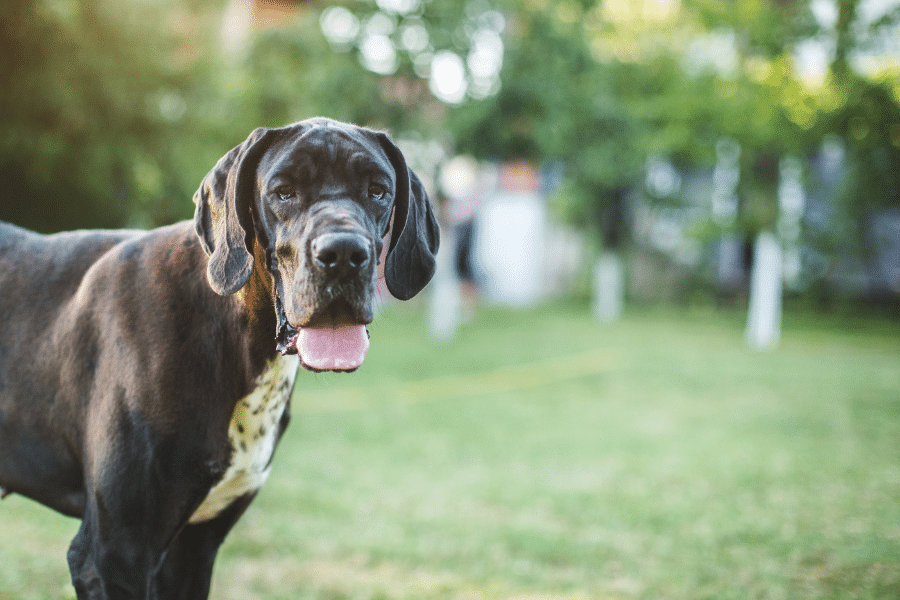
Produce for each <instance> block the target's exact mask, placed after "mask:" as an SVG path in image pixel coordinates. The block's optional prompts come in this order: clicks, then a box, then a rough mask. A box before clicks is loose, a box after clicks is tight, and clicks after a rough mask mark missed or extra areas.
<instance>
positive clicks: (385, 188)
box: [194, 118, 439, 371]
mask: <svg viewBox="0 0 900 600" xmlns="http://www.w3.org/2000/svg"><path fill="white" fill-rule="evenodd" d="M194 202H195V203H196V205H197V208H196V213H195V216H194V222H195V226H196V230H197V234H198V235H199V236H200V240H201V243H202V245H203V248H204V250H205V251H206V253H207V255H208V256H209V263H208V267H207V279H208V281H209V284H210V286H211V287H212V288H213V290H215V291H216V292H217V293H219V294H222V295H228V294H233V293H235V292H237V291H238V290H240V289H241V288H242V287H243V286H244V285H246V283H247V282H248V280H249V279H250V276H251V274H252V273H253V270H254V268H264V269H266V270H267V272H268V273H269V275H270V280H269V281H270V283H271V290H272V297H273V302H274V304H275V310H276V315H277V317H278V331H277V332H275V334H276V338H277V343H278V348H279V350H281V351H282V352H284V353H299V354H300V358H301V361H302V363H303V365H304V366H305V367H306V368H308V369H311V370H317V371H323V370H337V371H352V370H354V369H356V368H357V367H358V366H359V364H360V363H361V362H362V359H363V357H364V356H365V353H366V350H367V349H368V334H367V332H366V329H365V325H366V324H368V323H370V322H371V321H372V318H373V302H374V299H375V294H376V283H377V278H378V277H379V274H380V273H383V276H384V278H385V282H386V284H387V288H388V290H389V291H390V292H391V294H392V295H393V296H395V297H397V298H399V299H401V300H407V299H409V298H411V297H413V296H414V295H416V294H417V293H418V292H419V291H420V290H421V289H422V288H423V287H425V284H427V283H428V281H429V280H430V279H431V277H432V275H434V270H435V255H436V253H437V249H438V242H439V233H438V225H437V220H436V219H435V216H434V212H433V211H432V208H431V204H430V202H429V201H428V197H427V195H426V194H425V190H424V188H423V187H422V184H421V182H420V181H419V179H418V177H416V175H415V174H414V173H413V172H412V171H411V170H409V169H408V168H407V166H406V161H405V159H404V157H403V154H402V153H401V152H400V150H399V149H398V148H397V146H396V145H395V144H394V143H393V142H392V141H391V140H390V138H388V136H387V135H385V134H384V133H381V132H376V131H372V130H369V129H364V128H361V127H356V126H353V125H347V124H344V123H339V122H336V121H332V120H329V119H322V118H317V119H310V120H307V121H302V122H300V123H296V124H294V125H290V126H288V127H283V128H280V129H257V130H255V131H254V132H253V133H251V134H250V137H248V138H247V140H246V141H244V143H242V144H241V145H240V146H238V147H236V148H234V149H233V150H231V151H230V152H229V153H228V154H226V155H225V156H224V157H222V159H221V160H219V162H218V164H217V165H216V166H215V168H213V170H212V171H210V172H209V174H208V175H207V176H206V177H205V178H204V180H203V183H202V184H201V186H200V189H199V190H197V192H196V193H195V194H194ZM255 241H256V242H258V243H259V246H260V247H261V248H262V249H263V251H264V253H265V259H264V261H263V262H264V263H265V264H262V265H260V264H258V262H259V261H256V260H255V258H254V242H255Z"/></svg>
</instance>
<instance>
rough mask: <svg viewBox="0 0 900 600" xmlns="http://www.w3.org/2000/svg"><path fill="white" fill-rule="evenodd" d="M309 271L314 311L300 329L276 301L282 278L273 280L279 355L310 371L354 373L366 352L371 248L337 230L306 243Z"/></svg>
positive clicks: (351, 234) (352, 234)
mask: <svg viewBox="0 0 900 600" xmlns="http://www.w3.org/2000/svg"><path fill="white" fill-rule="evenodd" d="M309 258H310V260H309V268H310V269H311V270H312V271H314V274H313V277H312V278H311V281H312V282H314V284H313V285H314V287H315V296H316V301H315V304H316V305H317V307H318V308H317V309H316V310H315V311H314V312H313V316H312V318H311V319H309V321H308V322H307V323H306V324H305V325H302V326H299V327H295V326H294V325H292V324H291V323H290V322H289V321H288V319H287V316H286V314H285V311H284V304H283V301H282V298H281V296H280V290H282V289H284V288H283V286H282V285H281V281H280V277H281V274H280V273H279V272H278V271H277V269H275V270H273V275H275V277H276V286H275V288H276V294H275V309H276V312H277V316H278V333H277V336H276V342H277V348H278V351H279V352H281V353H282V354H299V355H300V359H301V363H302V364H303V366H304V367H305V368H307V369H309V370H311V371H354V370H356V369H357V368H358V367H359V366H360V365H361V364H362V362H363V359H364V358H365V356H366V352H368V349H369V334H368V330H367V329H366V326H365V323H368V322H370V321H371V302H372V295H373V293H374V286H373V285H372V283H371V282H369V281H367V278H371V277H372V276H373V273H374V270H373V269H374V266H373V262H374V259H375V257H374V248H373V246H372V243H371V242H370V241H369V240H368V239H367V238H366V237H364V236H363V235H360V234H359V233H356V232H348V231H335V232H328V233H323V234H320V235H318V236H317V237H315V238H313V239H312V240H311V241H310V243H309Z"/></svg>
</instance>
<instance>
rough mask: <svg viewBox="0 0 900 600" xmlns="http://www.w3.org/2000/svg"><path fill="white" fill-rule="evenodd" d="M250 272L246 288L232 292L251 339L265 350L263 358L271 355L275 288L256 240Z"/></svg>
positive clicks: (273, 343) (274, 327)
mask: <svg viewBox="0 0 900 600" xmlns="http://www.w3.org/2000/svg"><path fill="white" fill-rule="evenodd" d="M253 259H254V260H253V273H252V274H251V275H250V279H249V280H248V281H247V283H246V285H244V287H242V288H241V289H240V290H238V291H237V292H236V293H235V296H236V297H237V299H238V301H239V302H240V303H241V304H242V305H243V306H244V308H245V309H246V311H247V315H248V317H249V322H248V327H249V329H250V332H249V333H250V336H251V340H253V342H255V343H259V344H260V345H261V346H262V347H263V348H264V355H265V356H269V355H270V354H272V355H274V351H275V335H276V332H277V331H276V330H277V317H276V314H275V300H274V298H275V288H274V282H273V278H272V274H271V273H269V270H268V267H267V265H266V251H265V249H264V248H263V247H262V246H261V245H260V243H259V242H258V241H254V243H253Z"/></svg>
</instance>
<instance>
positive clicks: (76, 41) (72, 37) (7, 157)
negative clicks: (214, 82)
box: [0, 0, 195, 230]
mask: <svg viewBox="0 0 900 600" xmlns="http://www.w3.org/2000/svg"><path fill="white" fill-rule="evenodd" d="M4 9H5V11H4V19H3V20H2V24H0V48H2V50H3V51H2V53H0V78H2V81H4V82H6V85H5V86H4V89H3V91H2V92H0V114H2V119H0V175H2V177H3V180H4V182H5V185H4V192H3V193H2V195H0V218H3V219H9V220H12V221H15V222H18V223H21V224H23V225H26V226H31V227H34V228H37V229H40V230H55V229H62V228H71V227H80V226H87V225H97V224H100V225H108V226H113V225H122V224H123V223H125V222H127V221H129V220H130V221H137V222H143V223H153V222H159V221H166V220H171V218H172V217H173V216H174V215H175V214H180V212H179V211H178V210H174V211H173V209H172V208H171V203H170V197H171V196H172V195H174V194H179V195H182V194H183V193H184V191H185V190H184V189H183V185H184V182H183V181H182V179H181V173H182V172H183V170H184V167H183V166H182V164H183V163H182V160H183V159H184V158H185V155H187V156H190V155H191V154H192V152H191V151H190V150H189V149H188V148H186V147H185V146H188V147H189V146H192V145H193V144H194V142H193V140H192V139H190V138H189V139H179V136H178V133H177V127H178V123H179V122H180V121H181V120H182V119H186V118H189V115H188V114H187V113H189V109H190V106H189V105H187V104H186V103H185V101H184V96H185V90H186V89H187V88H188V83H187V82H188V81H190V80H191V79H192V78H193V77H194V76H195V73H193V72H191V70H190V69H188V68H182V67H181V66H180V63H179V61H178V60H177V51H178V48H177V46H176V44H175V41H176V40H175V39H173V38H172V37H169V36H166V35H164V34H163V33H162V30H163V27H162V26H158V27H154V25H153V24H154V23H161V22H164V19H163V18H162V17H163V16H164V13H163V12H162V11H161V10H159V7H158V6H157V5H156V4H154V3H150V2H136V3H131V4H129V5H122V4H120V3H118V2H111V1H95V2H71V1H66V0H12V1H10V2H7V3H6V4H5V6H4ZM176 139H179V144H178V145H176V143H175V140H176ZM179 145H180V147H179ZM135 199H140V200H139V201H138V203H137V204H132V202H133V201H134V200H135ZM132 211H133V212H136V213H137V214H132Z"/></svg>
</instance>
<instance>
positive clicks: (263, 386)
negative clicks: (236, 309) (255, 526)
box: [190, 355, 300, 523]
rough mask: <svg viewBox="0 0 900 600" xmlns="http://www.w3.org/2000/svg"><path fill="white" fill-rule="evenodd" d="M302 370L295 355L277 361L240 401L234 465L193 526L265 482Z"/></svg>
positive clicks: (233, 427)
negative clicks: (287, 409) (298, 376)
mask: <svg viewBox="0 0 900 600" xmlns="http://www.w3.org/2000/svg"><path fill="white" fill-rule="evenodd" d="M299 366H300V360H299V359H298V357H297V356H296V355H294V356H279V357H277V358H276V359H275V360H273V361H272V362H271V363H269V366H268V367H267V368H266V370H265V371H264V372H263V373H262V374H261V375H260V376H259V377H258V378H257V380H256V387H255V388H254V389H253V391H252V392H250V393H249V394H247V396H245V397H244V398H241V399H240V400H239V401H238V403H237V406H236V407H235V409H234V414H233V415H232V416H231V423H229V425H228V439H229V441H230V443H231V448H232V454H231V463H230V464H229V465H228V469H227V470H226V471H225V474H224V475H223V476H222V479H220V480H219V482H218V483H216V484H215V485H214V486H213V487H212V489H210V491H209V494H207V496H206V499H205V500H204V501H203V504H201V505H200V507H199V508H198V509H197V510H196V511H195V512H194V514H193V516H192V517H191V519H190V522H191V523H200V522H202V521H208V520H209V519H212V518H214V517H216V516H217V515H218V514H219V513H221V512H222V511H223V510H225V509H226V508H228V507H229V506H230V505H231V503H232V502H234V501H235V500H237V499H238V498H240V497H241V496H243V495H245V494H247V493H250V492H254V491H256V490H258V489H259V488H261V487H262V485H263V484H264V483H265V482H266V479H267V478H268V477H269V472H270V471H271V468H272V465H271V462H272V454H273V453H274V452H275V444H276V443H277V441H278V429H279V422H280V421H281V417H282V415H283V414H284V410H285V407H286V406H287V402H288V399H289V398H290V395H291V389H293V387H294V378H295V377H296V375H297V369H298V368H299Z"/></svg>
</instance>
